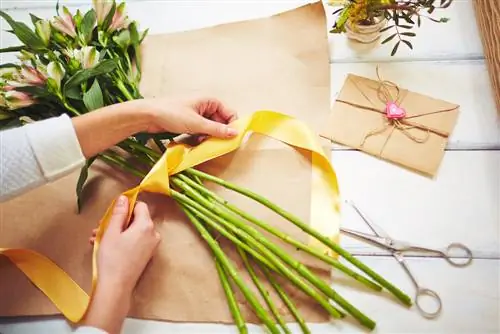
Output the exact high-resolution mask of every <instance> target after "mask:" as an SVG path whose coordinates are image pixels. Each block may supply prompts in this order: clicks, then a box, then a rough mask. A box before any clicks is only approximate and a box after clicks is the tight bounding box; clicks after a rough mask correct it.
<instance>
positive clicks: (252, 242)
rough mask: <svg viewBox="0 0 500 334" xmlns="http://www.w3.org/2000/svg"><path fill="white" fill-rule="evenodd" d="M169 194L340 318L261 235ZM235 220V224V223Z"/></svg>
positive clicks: (340, 314) (181, 197) (340, 315)
mask: <svg viewBox="0 0 500 334" xmlns="http://www.w3.org/2000/svg"><path fill="white" fill-rule="evenodd" d="M171 196H172V198H173V199H174V200H176V201H177V202H179V203H182V204H183V205H187V206H189V207H192V208H196V209H197V210H199V212H200V213H201V214H202V215H203V217H205V218H204V219H211V220H214V221H216V222H218V223H219V224H220V225H223V226H224V227H225V228H226V229H228V230H230V231H231V232H232V233H234V234H236V235H238V236H239V237H240V238H241V239H242V240H244V241H245V243H247V244H248V245H249V246H251V247H253V248H254V249H255V250H256V251H258V252H259V253H260V254H261V255H262V256H264V257H265V258H267V259H268V260H269V261H270V262H271V263H272V264H273V265H274V266H276V267H277V269H278V272H279V273H281V274H282V275H283V276H285V277H286V278H288V279H289V280H290V281H291V282H292V283H293V284H294V285H295V286H297V287H298V288H300V289H301V290H302V291H304V292H305V293H306V294H307V295H309V296H310V297H312V298H313V299H315V300H316V301H317V302H318V303H319V304H320V305H321V306H323V308H324V309H325V310H327V311H328V312H329V313H330V314H331V315H332V316H333V317H334V318H342V317H343V314H342V313H341V312H340V311H339V310H337V309H336V308H335V307H334V306H333V305H331V304H330V303H329V302H328V300H327V299H326V298H324V297H323V295H321V294H320V293H318V291H316V290H315V289H313V288H311V287H310V286H309V285H308V284H307V283H305V282H304V281H303V280H302V279H301V278H300V276H299V275H297V274H295V273H294V272H292V271H291V270H290V269H288V267H286V266H285V265H284V264H283V262H281V261H280V260H279V259H278V258H277V257H276V255H275V254H273V253H272V252H271V251H270V250H269V249H267V248H266V247H264V246H263V245H261V243H260V241H262V240H263V239H264V236H263V235H259V236H258V237H257V238H254V237H252V236H250V235H249V234H248V233H246V232H245V231H243V230H242V229H240V228H238V227H237V226H235V225H241V224H238V223H237V222H236V220H235V219H234V218H231V219H230V221H229V222H228V221H226V220H225V219H223V218H221V217H220V216H219V215H216V214H215V213H213V212H212V211H210V210H209V209H207V208H205V207H204V206H202V205H201V204H199V203H197V202H196V201H194V200H192V199H191V198H189V197H187V196H186V195H184V194H181V193H179V192H177V191H175V190H172V191H171ZM235 222H236V224H235Z"/></svg>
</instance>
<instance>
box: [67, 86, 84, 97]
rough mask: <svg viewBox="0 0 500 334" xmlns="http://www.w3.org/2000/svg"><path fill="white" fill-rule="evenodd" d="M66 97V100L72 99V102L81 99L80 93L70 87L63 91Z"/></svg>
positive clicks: (78, 90)
mask: <svg viewBox="0 0 500 334" xmlns="http://www.w3.org/2000/svg"><path fill="white" fill-rule="evenodd" d="M65 94H66V97H67V98H68V99H73V100H81V99H82V92H81V91H80V89H79V88H78V86H76V87H71V88H70V89H68V90H66V91H65Z"/></svg>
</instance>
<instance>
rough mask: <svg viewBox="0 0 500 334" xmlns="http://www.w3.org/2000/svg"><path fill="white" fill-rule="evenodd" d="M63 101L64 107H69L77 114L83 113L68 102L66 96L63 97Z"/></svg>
mask: <svg viewBox="0 0 500 334" xmlns="http://www.w3.org/2000/svg"><path fill="white" fill-rule="evenodd" d="M62 103H63V105H64V107H65V108H66V109H68V110H69V111H71V112H72V113H73V114H74V115H75V116H80V115H81V114H80V112H79V111H78V110H76V109H75V108H73V106H72V105H70V104H69V103H68V101H66V98H62Z"/></svg>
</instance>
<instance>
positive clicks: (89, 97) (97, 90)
mask: <svg viewBox="0 0 500 334" xmlns="http://www.w3.org/2000/svg"><path fill="white" fill-rule="evenodd" d="M83 103H84V104H85V107H87V109H88V111H93V110H96V109H99V108H102V107H103V106H104V100H103V97H102V91H101V87H100V86H99V81H98V80H97V79H95V80H94V83H93V84H92V87H90V89H89V90H88V92H86V93H84V94H83Z"/></svg>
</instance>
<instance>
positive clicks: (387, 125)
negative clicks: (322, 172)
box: [321, 74, 459, 177]
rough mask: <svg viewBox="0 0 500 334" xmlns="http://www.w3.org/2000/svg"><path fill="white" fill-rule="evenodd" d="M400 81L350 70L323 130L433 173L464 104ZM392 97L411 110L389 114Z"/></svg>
mask: <svg viewBox="0 0 500 334" xmlns="http://www.w3.org/2000/svg"><path fill="white" fill-rule="evenodd" d="M395 85H397V82H396V83H391V82H385V83H384V84H383V85H381V82H380V81H378V80H372V79H368V78H365V77H360V76H357V75H354V74H349V75H348V76H347V78H346V80H345V82H344V86H343V87H342V90H341V91H340V93H339V95H338V97H337V99H336V101H335V102H334V104H333V107H332V111H331V113H330V115H329V117H328V120H327V122H326V124H325V126H324V127H323V129H322V130H321V135H322V136H323V137H325V138H328V139H330V140H332V141H334V142H337V143H339V144H343V145H346V146H349V147H352V148H356V149H359V150H362V151H364V152H366V153H369V154H371V155H374V156H376V157H380V158H382V159H385V160H388V161H391V162H393V163H396V164H398V165H401V166H404V167H406V168H409V169H412V170H414V171H417V172H419V173H422V174H424V175H426V176H431V177H433V176H435V174H436V172H437V170H438V168H439V165H440V163H441V160H442V159H443V155H444V149H445V147H446V144H447V142H448V138H449V136H450V134H451V132H452V131H453V128H454V127H455V123H456V121H457V117H458V108H459V106H458V105H456V104H454V103H450V102H447V101H443V100H439V99H436V98H433V97H430V96H425V95H422V94H419V93H415V92H412V91H409V90H407V89H404V88H402V87H397V86H395ZM391 98H392V99H393V100H398V101H397V102H398V103H397V104H398V105H399V107H400V108H402V109H404V110H405V111H406V117H404V118H403V119H401V120H398V121H396V122H392V121H390V120H389V119H388V118H387V116H386V103H387V102H390V101H389V100H391Z"/></svg>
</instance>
